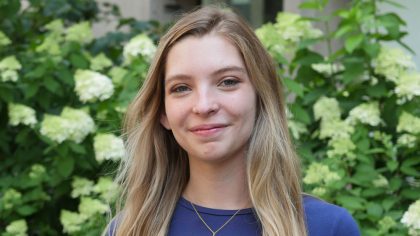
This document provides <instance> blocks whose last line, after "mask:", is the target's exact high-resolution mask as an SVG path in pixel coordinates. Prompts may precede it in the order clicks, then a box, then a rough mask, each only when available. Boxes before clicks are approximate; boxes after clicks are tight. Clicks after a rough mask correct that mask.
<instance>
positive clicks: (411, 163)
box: [401, 157, 420, 167]
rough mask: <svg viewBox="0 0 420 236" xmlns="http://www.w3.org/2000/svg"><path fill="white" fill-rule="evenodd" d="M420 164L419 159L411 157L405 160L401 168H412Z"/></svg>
mask: <svg viewBox="0 0 420 236" xmlns="http://www.w3.org/2000/svg"><path fill="white" fill-rule="evenodd" d="M417 164H420V158H419V157H411V158H407V159H405V160H404V161H403V162H402V164H401V167H403V166H404V167H412V166H414V165H417Z"/></svg>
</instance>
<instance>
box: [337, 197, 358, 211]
mask: <svg viewBox="0 0 420 236" xmlns="http://www.w3.org/2000/svg"><path fill="white" fill-rule="evenodd" d="M336 200H337V203H338V204H339V205H340V206H343V207H345V208H347V209H349V210H363V209H364V208H365V206H364V205H365V199H363V198H360V197H353V196H347V195H341V196H338V197H337V199H336Z"/></svg>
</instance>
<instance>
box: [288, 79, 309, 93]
mask: <svg viewBox="0 0 420 236" xmlns="http://www.w3.org/2000/svg"><path fill="white" fill-rule="evenodd" d="M283 82H284V84H285V85H286V87H287V88H288V89H289V90H290V91H292V92H294V93H296V95H298V96H299V97H303V93H304V91H305V87H303V85H302V84H300V83H298V82H296V81H295V80H292V79H289V78H284V79H283Z"/></svg>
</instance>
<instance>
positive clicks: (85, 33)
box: [66, 21, 93, 44]
mask: <svg viewBox="0 0 420 236" xmlns="http://www.w3.org/2000/svg"><path fill="white" fill-rule="evenodd" d="M66 40H67V41H75V42H79V43H81V44H85V43H90V42H91V41H92V40H93V34H92V29H91V27H90V23H89V22H87V21H84V22H80V23H78V24H75V25H72V26H71V27H69V28H68V29H67V30H66Z"/></svg>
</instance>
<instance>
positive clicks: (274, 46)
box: [255, 23, 287, 55]
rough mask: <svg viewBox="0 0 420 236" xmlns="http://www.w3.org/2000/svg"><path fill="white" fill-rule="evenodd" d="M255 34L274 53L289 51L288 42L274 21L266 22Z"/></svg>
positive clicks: (281, 53) (282, 53)
mask: <svg viewBox="0 0 420 236" xmlns="http://www.w3.org/2000/svg"><path fill="white" fill-rule="evenodd" d="M255 34H256V35H257V37H258V38H259V39H260V41H261V42H262V44H263V45H264V47H265V48H267V49H268V51H269V52H270V53H271V54H272V55H277V54H279V55H284V54H285V53H286V52H287V48H286V44H287V43H286V42H285V40H284V39H283V38H282V36H281V34H280V32H278V31H277V29H276V27H275V26H274V25H273V24H272V23H267V24H264V25H263V26H261V27H260V28H258V29H256V30H255Z"/></svg>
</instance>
